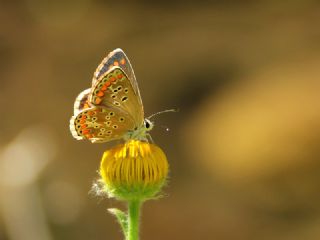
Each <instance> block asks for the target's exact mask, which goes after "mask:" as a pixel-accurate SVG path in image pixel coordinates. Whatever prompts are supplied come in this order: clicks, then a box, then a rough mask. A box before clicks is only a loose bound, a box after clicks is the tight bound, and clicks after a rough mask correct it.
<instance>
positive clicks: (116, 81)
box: [89, 66, 144, 127]
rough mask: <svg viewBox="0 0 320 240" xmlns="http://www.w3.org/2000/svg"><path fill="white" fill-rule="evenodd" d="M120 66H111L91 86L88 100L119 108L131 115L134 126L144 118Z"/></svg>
mask: <svg viewBox="0 0 320 240" xmlns="http://www.w3.org/2000/svg"><path fill="white" fill-rule="evenodd" d="M139 99H140V98H139V96H137V95H136V93H135V92H134V89H133V86H132V84H131V82H130V81H129V78H128V77H127V75H126V74H125V72H124V71H123V69H122V68H120V67H118V66H113V67H112V68H110V69H109V70H108V71H107V72H105V73H104V74H103V75H101V76H100V79H99V81H97V83H96V85H95V86H93V87H92V91H91V94H90V97H89V101H90V102H91V103H92V104H93V105H96V106H101V107H106V108H110V109H113V108H120V109H121V110H123V111H125V112H126V113H128V114H129V115H130V116H132V119H133V120H134V123H135V125H136V127H140V126H141V124H142V123H143V120H144V113H143V106H142V105H141V103H140V101H139Z"/></svg>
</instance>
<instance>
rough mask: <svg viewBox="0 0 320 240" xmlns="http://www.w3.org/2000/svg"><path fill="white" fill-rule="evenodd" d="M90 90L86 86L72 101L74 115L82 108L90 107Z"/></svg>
mask: <svg viewBox="0 0 320 240" xmlns="http://www.w3.org/2000/svg"><path fill="white" fill-rule="evenodd" d="M90 92H91V89H90V88H88V89H86V90H84V91H82V92H81V93H80V94H79V95H78V96H77V98H76V101H75V102H74V107H73V109H74V115H77V114H78V113H79V112H80V111H81V110H82V109H86V108H89V107H90V104H89V100H88V98H89V94H90Z"/></svg>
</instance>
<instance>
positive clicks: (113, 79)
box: [109, 77, 117, 82]
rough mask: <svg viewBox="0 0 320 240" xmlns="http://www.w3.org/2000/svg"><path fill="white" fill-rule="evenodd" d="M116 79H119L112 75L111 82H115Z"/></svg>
mask: <svg viewBox="0 0 320 240" xmlns="http://www.w3.org/2000/svg"><path fill="white" fill-rule="evenodd" d="M115 80H117V79H116V78H115V77H111V78H110V79H109V81H110V82H114V81H115Z"/></svg>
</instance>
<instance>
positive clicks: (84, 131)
mask: <svg viewBox="0 0 320 240" xmlns="http://www.w3.org/2000/svg"><path fill="white" fill-rule="evenodd" d="M88 133H90V130H89V129H85V130H83V131H82V134H84V135H85V134H88Z"/></svg>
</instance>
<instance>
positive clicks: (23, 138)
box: [0, 0, 320, 240]
mask: <svg viewBox="0 0 320 240" xmlns="http://www.w3.org/2000/svg"><path fill="white" fill-rule="evenodd" d="M279 2H281V3H279ZM319 23H320V5H319V4H318V3H316V1H306V0H304V1H302V0H292V1H232V0H229V1H201V2H200V1H182V0H171V1H143V0H141V1H127V2H126V1H102V0H100V1H93V0H78V1H75V0H73V1H61V2H60V1H41V0H25V1H2V2H1V3H0V83H1V87H0V103H1V114H0V123H1V128H0V131H1V132H0V194H1V196H0V239H1V240H9V239H10V240H20V239H23V240H38V239H39V240H47V239H48V240H50V239H57V240H58V239H59V240H64V239H78V240H82V239H92V240H105V239H107V240H108V239H110V240H111V239H122V235H121V232H120V228H119V226H118V225H117V223H116V222H115V220H114V219H113V217H112V216H111V215H109V214H108V213H107V211H106V209H107V208H109V207H120V208H123V207H124V206H123V205H122V204H119V203H117V202H116V201H115V200H110V199H101V198H98V197H95V196H94V195H93V194H91V193H89V194H88V192H89V191H90V188H91V185H92V183H93V181H94V180H95V179H96V178H97V173H96V170H97V169H98V165H99V160H100V157H101V155H102V153H103V151H104V150H105V149H107V148H109V147H110V146H112V144H90V143H89V142H85V141H76V140H74V139H73V138H72V136H71V134H70V132H69V119H70V117H71V115H72V111H73V102H74V99H75V97H76V96H77V94H78V93H79V92H80V91H82V90H83V89H85V88H87V87H89V86H90V82H91V77H92V74H93V71H94V69H95V67H96V66H97V65H98V64H99V62H100V61H101V60H102V58H103V57H104V56H105V55H106V54H107V52H109V51H111V50H113V49H114V48H116V47H121V48H122V49H124V50H125V52H126V53H127V55H128V56H129V58H130V60H131V63H132V64H133V67H134V70H135V73H136V75H137V79H138V81H139V86H140V89H141V94H142V97H143V101H144V105H145V110H146V115H147V116H148V115H150V114H152V113H154V112H157V111H161V110H164V109H169V108H176V107H177V108H179V109H180V112H178V113H173V114H166V115H162V116H159V117H158V118H157V119H156V125H157V127H156V128H155V129H154V130H153V132H152V136H153V139H154V140H155V142H156V143H157V144H158V145H159V146H161V147H162V148H163V149H164V151H165V152H166V153H167V156H168V159H169V162H170V165H171V172H170V183H169V185H168V186H167V187H166V188H165V190H164V192H165V197H164V198H162V199H160V200H157V201H150V202H147V203H146V204H145V206H144V209H143V217H142V228H141V239H142V240H147V239H152V240H163V239H166V240H176V239H184V240H191V239H202V240H213V239H219V240H231V239H232V240H233V239H237V240H255V239H259V240H270V239H271V240H278V239H279V240H280V239H281V240H302V239H303V240H309V239H310V240H313V239H319V238H320V228H319V224H320V177H319V173H320V162H319V160H320V159H319V157H320V148H319V144H320V143H319V142H320V101H319V96H320V95H319V94H320V67H319V66H320V28H319ZM165 127H169V128H170V131H169V132H167V131H165Z"/></svg>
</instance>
